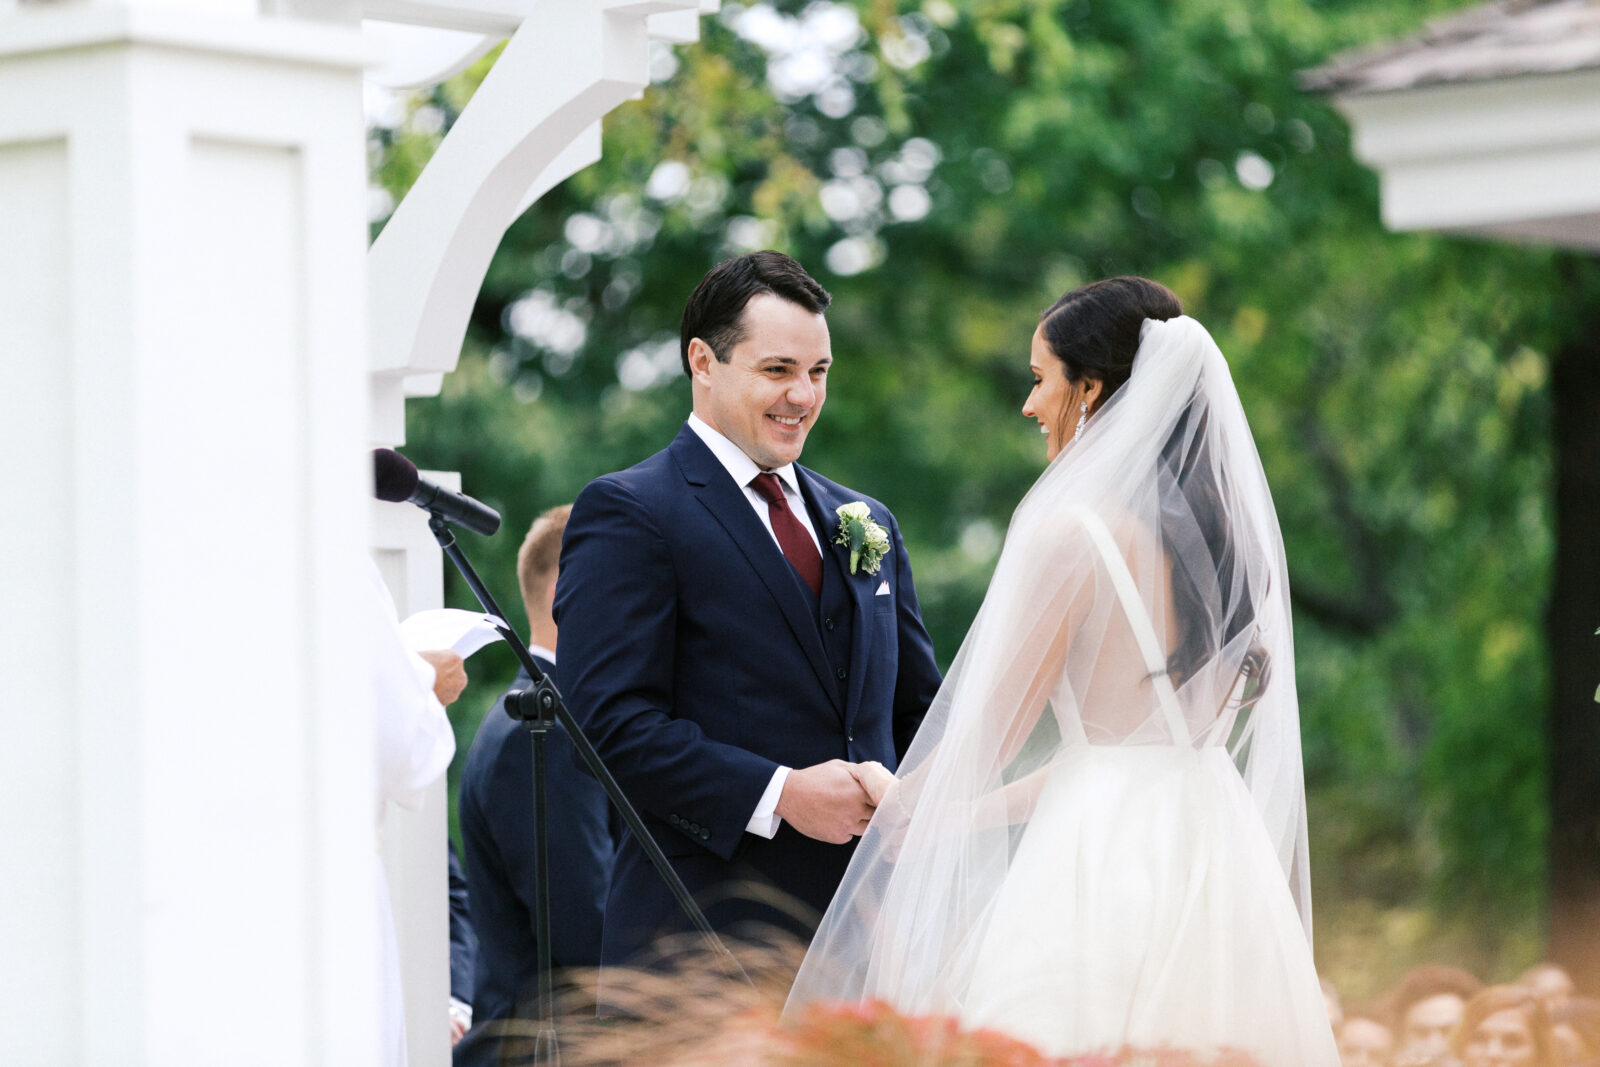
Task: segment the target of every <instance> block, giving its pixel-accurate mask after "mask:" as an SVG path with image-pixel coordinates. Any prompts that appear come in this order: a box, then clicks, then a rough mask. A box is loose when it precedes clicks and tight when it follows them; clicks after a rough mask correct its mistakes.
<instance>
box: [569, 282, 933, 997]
mask: <svg viewBox="0 0 1600 1067" xmlns="http://www.w3.org/2000/svg"><path fill="white" fill-rule="evenodd" d="M829 302H830V297H829V295H828V293H827V292H826V291H825V290H824V289H823V288H822V287H821V286H820V285H818V284H817V283H816V282H815V281H814V280H813V279H812V278H811V277H810V275H808V274H807V273H806V272H805V270H804V269H803V268H802V267H801V266H800V264H798V263H796V262H795V261H794V260H793V259H791V258H789V257H788V256H785V255H782V254H781V253H778V252H772V251H766V252H756V253H753V254H751V255H746V256H741V257H739V258H737V259H732V260H728V261H727V262H724V263H722V264H719V265H718V266H717V267H715V268H714V269H713V270H712V271H711V272H710V273H708V274H707V275H706V276H705V278H704V279H703V280H702V281H701V282H700V284H699V286H698V287H697V288H696V289H695V290H694V292H693V294H692V295H691V296H690V297H689V301H688V304H687V307H686V308H685V311H684V315H683V324H682V328H681V335H680V340H681V351H682V357H683V364H684V369H685V371H686V372H687V373H688V375H689V378H690V382H691V391H692V395H693V414H691V415H690V416H689V419H688V422H687V424H686V425H685V426H684V427H683V429H682V430H681V431H680V432H679V433H678V435H677V437H676V439H675V440H673V442H672V443H671V445H670V446H668V447H667V449H666V450H665V451H663V452H659V453H657V454H656V455H654V456H651V457H650V458H649V459H647V460H645V461H644V462H642V463H640V464H638V465H637V466H634V467H631V468H629V469H628V470H625V471H621V472H618V473H615V474H609V475H606V476H604V477H601V478H598V479H596V480H595V481H593V482H591V483H590V484H589V485H588V486H587V487H586V488H585V489H584V490H583V492H582V493H581V494H580V495H579V497H578V499H577V501H576V503H575V504H574V505H573V509H572V516H571V518H570V520H569V521H568V524H567V532H566V538H565V540H564V542H563V545H562V554H561V573H560V578H559V581H558V583H557V587H556V600H555V617H556V620H557V621H558V622H559V623H560V626H561V639H562V649H563V651H562V662H561V667H560V670H559V674H558V678H559V682H560V684H561V687H562V690H563V692H564V694H565V696H566V700H567V703H568V706H569V707H570V708H571V710H572V711H573V713H574V714H575V716H576V717H577V718H578V720H579V722H580V723H581V724H582V725H583V728H584V731H585V733H586V734H587V735H588V737H589V739H590V740H591V741H592V742H593V743H594V745H595V747H596V748H597V749H598V751H599V753H600V755H601V757H602V758H603V759H604V761H605V763H606V765H607V766H608V767H609V768H610V770H611V772H612V774H613V775H615V777H616V778H617V780H618V782H619V783H620V784H621V786H622V789H623V791H624V792H625V793H626V794H627V796H628V798H629V799H630V800H631V801H632V802H633V804H634V805H635V806H636V807H637V808H638V809H639V810H640V812H641V814H642V815H643V818H644V822H645V825H646V826H647V827H648V828H649V830H650V832H651V834H652V835H653V836H654V837H655V838H656V840H657V841H659V842H660V844H661V846H662V849H663V851H665V853H666V854H667V856H668V857H669V858H670V859H671V861H672V864H673V866H674V867H675V868H676V869H677V871H678V874H679V875H680V877H682V879H683V881H684V882H685V884H686V885H687V886H688V888H689V890H690V892H691V893H693V894H694V895H695V896H696V898H697V899H698V900H699V902H700V903H701V906H702V907H703V908H704V909H705V910H706V913H707V915H708V917H709V918H710V920H711V922H712V924H713V926H714V927H716V928H717V929H718V931H719V932H721V933H725V934H729V935H731V936H734V937H740V936H754V937H764V936H766V934H767V933H768V932H769V927H770V926H771V925H776V926H778V927H781V928H785V929H788V930H790V931H791V932H793V933H795V934H797V935H798V936H800V937H802V938H805V937H808V936H809V933H810V931H811V930H812V929H814V927H815V924H816V921H817V918H818V916H819V915H820V913H821V912H822V911H823V910H824V909H825V908H826V906H827V904H828V901H829V898H830V897H831V896H832V894H833V892H834V890H835V889H836V888H837V886H838V884H839V880H840V878H841V877H842V875H843V873H844V869H845V867H846V865H847V864H848V863H849V860H850V855H851V851H852V847H853V845H854V841H855V837H856V835H858V834H860V833H861V832H862V831H863V830H864V829H865V827H866V825H867V821H868V820H869V819H870V818H871V815H872V806H871V803H870V801H869V799H868V797H867V795H866V793H865V792H864V790H863V789H862V787H861V784H860V782H859V781H858V780H857V777H856V765H857V764H859V763H861V762H863V761H869V760H875V761H878V762H880V763H882V764H883V765H884V766H885V767H888V768H891V769H893V768H894V767H895V766H896V765H897V764H898V760H899V757H900V755H901V754H903V753H904V752H905V750H906V747H907V746H908V745H909V743H910V741H911V737H912V735H913V734H914V733H915V732H916V729H917V726H918V724H919V723H920V722H921V720H922V716H923V714H924V712H925V711H926V710H927V707H928V704H929V702H930V701H931V700H932V699H933V696H934V693H935V691H936V690H937V689H938V687H939V681H940V676H939V671H938V668H937V666H936V665H935V663H934V657H933V647H932V643H931V642H930V641H929V639H928V634H927V631H926V630H925V629H924V627H923V624H922V618H921V613H920V609H919V607H918V605H917V595H916V590H915V588H914V586H913V584H912V578H911V565H910V561H909V560H908V559H907V558H906V551H905V546H904V544H903V543H902V542H901V538H900V530H899V527H898V525H897V524H896V523H895V519H894V516H893V515H892V514H891V513H890V512H889V509H888V508H886V507H884V506H883V504H882V503H880V502H879V501H877V500H874V499H872V498H870V497H866V496H863V495H862V494H860V493H857V492H855V491H853V490H850V489H847V488H846V487H844V486H842V485H839V484H837V483H835V482H831V481H829V480H828V479H826V478H823V477H822V476H820V475H818V474H816V473H815V472H813V471H810V470H807V469H806V468H804V467H801V466H799V465H798V464H797V463H796V460H798V459H799V458H800V452H801V449H802V447H803V446H804V445H805V442H806V436H807V434H808V433H809V432H810V430H811V427H812V426H813V425H814V424H815V423H816V421H817V417H818V416H819V415H820V414H821V411H822V406H823V400H824V398H825V397H826V395H827V385H828V372H829V368H830V366H831V364H832V362H833V356H832V352H831V348H830V343H829V337H828V326H827V321H826V320H825V318H824V317H823V312H824V310H825V309H826V308H827V306H828V304H829ZM843 505H865V507H866V509H867V511H868V513H869V514H870V519H871V522H872V524H873V525H874V527H875V537H876V538H877V539H878V543H879V545H880V546H881V553H882V554H881V559H879V558H874V553H872V552H869V553H868V554H867V557H866V558H865V559H864V560H863V559H861V558H858V559H856V560H855V566H852V559H851V552H850V551H849V549H848V548H846V547H844V546H840V545H838V544H835V543H834V542H835V537H836V534H837V532H838V530H839V527H840V521H841V520H840V516H839V514H838V509H839V508H840V507H841V506H843ZM774 889H775V890H777V891H778V893H777V894H774V893H773V890H774ZM775 897H781V899H782V900H785V901H788V902H789V903H788V904H787V905H784V904H780V905H778V906H777V907H773V906H771V902H772V901H773V900H774V899H775ZM688 929H691V927H690V926H689V925H688V923H687V921H686V920H684V919H683V918H682V916H681V915H680V914H679V911H678V908H677V905H676V903H675V901H674V900H673V898H672V896H671V895H670V893H669V891H668V889H667V887H666V886H665V884H663V883H662V881H661V879H660V878H659V877H658V875H657V874H656V872H655V870H654V869H653V868H652V867H651V866H650V864H649V862H648V860H647V859H646V857H645V854H644V852H643V850H642V849H641V848H640V847H639V845H638V844H637V842H635V841H634V840H633V839H632V837H631V836H628V837H625V839H624V840H623V841H622V843H621V844H620V846H619V849H618V854H617V861H616V867H615V870H614V872H613V875H612V882H611V891H610V895H609V897H608V899H607V904H606V915H605V934H604V945H603V949H602V952H601V958H602V961H603V962H604V963H605V964H608V965H609V964H617V963H623V962H626V961H630V960H639V959H640V958H641V953H642V952H643V950H645V949H646V948H647V947H649V946H651V945H652V943H653V942H654V940H655V939H656V938H658V937H659V936H660V935H662V934H663V933H667V932H674V931H680V930H688Z"/></svg>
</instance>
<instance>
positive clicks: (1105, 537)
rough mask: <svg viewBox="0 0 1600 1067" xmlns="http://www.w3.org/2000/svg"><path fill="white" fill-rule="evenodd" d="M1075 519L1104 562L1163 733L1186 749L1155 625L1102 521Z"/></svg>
mask: <svg viewBox="0 0 1600 1067" xmlns="http://www.w3.org/2000/svg"><path fill="white" fill-rule="evenodd" d="M1078 517H1079V518H1080V519H1082V520H1083V528H1084V529H1085V530H1087V531H1088V532H1089V539H1090V540H1091V541H1093V542H1094V546H1095V548H1096V549H1097V550H1099V552H1100V556H1101V558H1102V559H1104V560H1105V563H1106V571H1107V572H1108V573H1109V574H1110V575H1111V585H1112V587H1113V588H1114V589H1116V591H1117V599H1118V600H1120V601H1121V602H1122V611H1123V614H1125V615H1126V616H1127V617H1128V626H1129V627H1130V628H1131V629H1132V630H1133V639H1134V640H1135V641H1136V642H1138V644H1139V652H1140V654H1141V655H1142V656H1143V657H1144V665H1145V668H1146V669H1147V670H1149V671H1150V679H1151V682H1152V683H1153V684H1154V685H1155V687H1156V699H1157V700H1158V701H1160V703H1161V711H1162V713H1163V715H1165V717H1166V720H1167V729H1168V730H1170V731H1171V732H1172V742H1173V744H1176V745H1188V744H1189V743H1190V740H1191V739H1190V736H1189V727H1188V724H1187V723H1186V722H1185V721H1184V718H1183V709H1181V708H1180V707H1179V706H1178V694H1177V693H1176V692H1175V691H1174V690H1173V688H1172V679H1171V678H1169V677H1168V676H1167V662H1166V659H1165V658H1164V657H1163V656H1162V655H1161V642H1159V641H1157V640H1156V628H1155V625H1154V624H1153V623H1152V622H1151V621H1150V613H1149V611H1147V610H1146V609H1145V606H1144V601H1143V600H1141V599H1140V598H1139V586H1138V583H1136V582H1135V581H1134V580H1133V572H1132V571H1130V570H1128V561H1127V560H1125V559H1123V558H1122V553H1121V552H1119V551H1118V550H1117V543H1116V542H1115V541H1114V540H1112V538H1111V531H1110V530H1108V529H1106V524H1105V521H1104V520H1103V519H1101V518H1100V516H1098V515H1096V514H1094V513H1093V512H1089V511H1083V512H1079V513H1078Z"/></svg>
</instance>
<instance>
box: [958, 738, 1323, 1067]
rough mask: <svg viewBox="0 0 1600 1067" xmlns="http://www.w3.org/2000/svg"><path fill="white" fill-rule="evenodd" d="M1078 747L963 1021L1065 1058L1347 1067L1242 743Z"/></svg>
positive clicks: (990, 933)
mask: <svg viewBox="0 0 1600 1067" xmlns="http://www.w3.org/2000/svg"><path fill="white" fill-rule="evenodd" d="M1065 757H1066V758H1065V759H1064V760H1063V763H1062V765H1060V766H1059V767H1058V768H1057V769H1056V770H1055V771H1053V772H1052V774H1051V776H1050V778H1049V780H1048V781H1047V782H1046V783H1045V785H1044V787H1043V789H1042V791H1041V793H1040V795H1039V799H1038V803H1037V807H1036V809H1035V811H1034V814H1033V817H1032V819H1031V821H1030V823H1029V825H1028V828H1027V830H1026V832H1025V833H1024V834H1023V836H1022V839H1021V841H1020V842H1019V843H1018V845H1017V850H1016V854H1015V855H1014V857H1013V859H1012V863H1011V866H1010V869H1009V871H1008V873H1007V876H1006V880H1005V884H1004V885H1003V887H1002V888H1001V890H1000V892H999V894H998V896H997V898H996V899H995V901H994V905H993V908H992V911H991V913H990V916H989V919H988V923H987V926H986V929H985V930H984V933H983V935H982V938H981V940H980V942H979V947H978V950H977V953H976V956H975V959H974V966H973V971H972V979H971V984H970V986H969V987H968V988H967V990H966V991H965V995H964V996H961V997H960V998H959V999H960V1001H961V1005H960V1008H959V1011H960V1014H961V1016H962V1018H963V1020H964V1022H965V1023H966V1024H967V1025H969V1026H971V1027H974V1028H978V1027H991V1028H995V1029H998V1030H1002V1031H1005V1032H1007V1033H1010V1034H1012V1035H1014V1036H1016V1037H1018V1038H1021V1039H1023V1040H1025V1041H1029V1042H1030V1043H1032V1044H1034V1045H1036V1046H1038V1047H1039V1048H1041V1049H1042V1050H1044V1051H1046V1052H1049V1053H1051V1054H1054V1055H1066V1054H1074V1053H1086V1052H1092V1051H1096V1050H1102V1049H1112V1048H1116V1047H1120V1046H1122V1045H1134V1046H1151V1047H1155V1046H1172V1047H1181V1048H1188V1049H1193V1050H1197V1051H1205V1050H1215V1049H1219V1048H1224V1047H1227V1048H1234V1049H1240V1050H1243V1051H1248V1052H1250V1053H1252V1054H1254V1055H1255V1056H1256V1057H1257V1058H1258V1059H1259V1060H1260V1061H1261V1062H1262V1064H1263V1065H1264V1067H1322V1065H1327V1067H1337V1064H1338V1062H1339V1061H1338V1054H1337V1051H1336V1049H1335V1046H1334V1041H1333V1036H1332V1033H1331V1030H1330V1027H1329V1024H1328V1021H1327V1014H1326V1008H1325V1006H1324V1001H1323V997H1322V992H1321V987H1320V985H1319V983H1318V980H1317V975H1316V971H1315V968H1314V966H1313V963H1312V957H1311V951H1310V947H1309V945H1308V944H1307V939H1306V935H1305V931H1304V928H1303V927H1302V925H1301V922H1300V918H1299V915H1298V913H1297V912H1296V910H1295V907H1294V903H1293V900H1292V898H1291V896H1290V893H1289V890H1288V887H1287V885H1286V884H1285V880H1284V874H1283V870H1282V868H1281V867H1280V866H1279V864H1278V861H1277V859H1276V858H1275V856H1274V855H1273V852H1272V848H1271V846H1270V844H1269V842H1268V839H1267V834H1266V831H1265V828H1264V827H1263V826H1262V824H1261V821H1260V817H1259V816H1258V814H1257V812H1256V809H1255V807H1254V806H1253V804H1252V803H1251V800H1250V796H1249V793H1248V792H1247V791H1246V788H1245V785H1244V782H1243V781H1242V780H1241V779H1240V777H1239V775H1238V772H1237V771H1235V769H1234V767H1233V765H1232V763H1231V762H1230V761H1229V759H1228V756H1227V753H1226V752H1224V751H1222V750H1220V749H1217V748H1207V749H1200V750H1195V749H1190V748H1177V747H1170V746H1128V747H1110V746H1095V745H1086V746H1079V747H1077V748H1076V749H1075V750H1071V751H1068V752H1067V753H1065Z"/></svg>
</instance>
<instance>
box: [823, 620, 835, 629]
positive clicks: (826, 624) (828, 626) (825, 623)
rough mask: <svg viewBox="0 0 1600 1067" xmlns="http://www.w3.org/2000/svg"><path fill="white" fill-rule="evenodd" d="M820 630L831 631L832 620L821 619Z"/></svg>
mask: <svg viewBox="0 0 1600 1067" xmlns="http://www.w3.org/2000/svg"><path fill="white" fill-rule="evenodd" d="M822 628H823V629H824V630H829V631H831V630H832V629H833V620H832V619H823V620H822Z"/></svg>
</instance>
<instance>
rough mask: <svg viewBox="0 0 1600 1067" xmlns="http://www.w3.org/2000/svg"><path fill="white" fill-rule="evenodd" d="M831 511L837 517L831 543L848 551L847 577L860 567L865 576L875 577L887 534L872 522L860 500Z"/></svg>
mask: <svg viewBox="0 0 1600 1067" xmlns="http://www.w3.org/2000/svg"><path fill="white" fill-rule="evenodd" d="M834 510H835V511H836V512H838V514H839V535H838V536H837V537H835V538H834V539H833V543H834V544H836V545H843V546H845V547H846V548H848V549H849V550H850V573H851V574H854V573H856V569H857V568H858V567H859V568H860V569H861V570H864V571H866V572H867V573H868V574H877V573H878V567H879V566H881V565H882V563H883V556H884V553H886V552H888V551H889V531H888V530H885V529H884V528H883V527H882V526H879V525H878V524H877V523H876V522H873V521H872V511H871V509H869V508H868V507H867V505H865V504H863V503H862V502H861V501H859V500H857V501H855V502H854V503H852V504H840V505H839V506H838V507H837V508H835V509H834Z"/></svg>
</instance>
